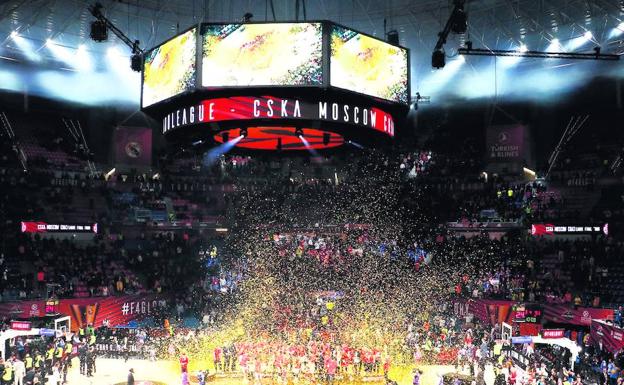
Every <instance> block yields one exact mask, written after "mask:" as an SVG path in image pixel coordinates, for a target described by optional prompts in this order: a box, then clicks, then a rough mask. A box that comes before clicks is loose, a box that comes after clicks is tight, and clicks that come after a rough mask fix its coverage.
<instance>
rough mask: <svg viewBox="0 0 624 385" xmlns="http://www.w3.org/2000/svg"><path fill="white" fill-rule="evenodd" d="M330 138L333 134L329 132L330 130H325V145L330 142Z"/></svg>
mask: <svg viewBox="0 0 624 385" xmlns="http://www.w3.org/2000/svg"><path fill="white" fill-rule="evenodd" d="M330 139H331V135H330V134H329V132H324V133H323V145H324V146H327V145H328V144H329V140H330Z"/></svg>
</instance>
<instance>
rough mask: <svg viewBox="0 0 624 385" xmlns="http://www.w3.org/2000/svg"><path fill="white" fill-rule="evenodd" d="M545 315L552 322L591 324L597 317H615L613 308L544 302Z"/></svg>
mask: <svg viewBox="0 0 624 385" xmlns="http://www.w3.org/2000/svg"><path fill="white" fill-rule="evenodd" d="M543 309H544V316H545V317H546V320H548V321H551V322H557V323H563V324H570V325H580V326H590V325H591V322H592V320H595V319H613V309H595V308H590V307H577V308H573V307H570V306H567V305H560V304H544V306H543Z"/></svg>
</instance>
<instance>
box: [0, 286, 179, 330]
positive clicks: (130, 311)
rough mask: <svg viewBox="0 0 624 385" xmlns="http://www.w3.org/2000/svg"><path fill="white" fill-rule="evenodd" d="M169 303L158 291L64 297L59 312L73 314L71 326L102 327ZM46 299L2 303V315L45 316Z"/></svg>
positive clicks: (149, 313) (152, 312)
mask: <svg viewBox="0 0 624 385" xmlns="http://www.w3.org/2000/svg"><path fill="white" fill-rule="evenodd" d="M166 306H167V297H165V296H163V295H159V294H137V295H125V296H120V297H93V298H75V299H61V300H60V301H59V304H58V307H57V311H58V313H60V314H62V315H65V316H70V317H71V327H72V330H78V329H79V328H80V327H81V326H86V325H88V324H91V325H93V326H94V327H100V326H102V324H103V323H104V321H107V323H108V325H109V326H111V327H113V326H117V325H125V324H127V323H128V322H130V321H135V320H141V319H144V318H147V317H150V316H155V315H157V314H158V311H159V310H160V309H161V308H164V307H166ZM45 315H46V312H45V301H43V300H40V301H20V302H7V303H0V317H7V318H12V319H18V318H21V319H23V318H31V317H43V316H45Z"/></svg>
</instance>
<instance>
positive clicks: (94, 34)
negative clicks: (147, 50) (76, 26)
mask: <svg viewBox="0 0 624 385" xmlns="http://www.w3.org/2000/svg"><path fill="white" fill-rule="evenodd" d="M103 8H104V7H103V6H102V4H100V3H95V5H92V6H90V7H89V12H91V14H92V15H93V17H95V18H96V19H97V20H95V21H93V22H92V23H91V39H93V40H94V41H96V42H98V43H99V42H103V41H106V40H108V31H109V30H110V31H111V32H112V33H114V34H115V36H117V37H118V38H119V39H120V40H121V41H122V42H123V43H124V44H125V45H127V46H128V47H130V49H131V50H132V56H131V57H130V68H132V70H133V71H136V72H141V69H142V68H143V54H144V52H143V50H142V49H141V47H140V46H139V44H141V43H140V42H139V41H138V40H134V41H132V40H131V39H130V38H129V37H128V36H126V34H124V33H123V31H122V30H120V29H119V28H117V27H116V26H115V25H114V24H113V23H112V22H111V21H110V20H108V19H107V18H106V16H104V14H103V13H102V9H103Z"/></svg>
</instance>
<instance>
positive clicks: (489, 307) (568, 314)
mask: <svg viewBox="0 0 624 385" xmlns="http://www.w3.org/2000/svg"><path fill="white" fill-rule="evenodd" d="M518 305H519V304H518V303H516V302H513V301H505V300H490V299H468V298H455V299H453V310H454V312H455V314H456V315H457V316H460V317H465V316H466V315H467V314H468V313H470V314H473V315H474V316H475V318H477V319H479V321H481V322H484V323H487V324H490V325H495V324H497V323H501V322H507V323H509V324H511V323H512V322H517V321H516V318H519V315H517V314H516V310H515V309H514V307H515V308H518ZM540 306H541V316H542V317H543V319H545V320H546V321H550V322H557V323H562V324H568V325H579V326H589V325H590V324H591V322H592V320H595V319H613V309H596V308H587V307H578V308H573V307H571V306H569V305H562V304H551V303H544V304H541V305H540ZM525 320H526V317H525Z"/></svg>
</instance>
